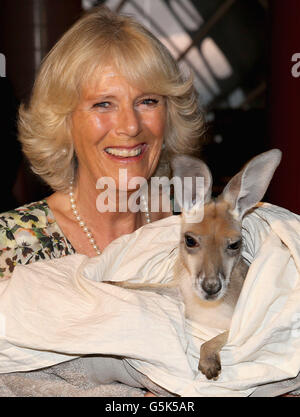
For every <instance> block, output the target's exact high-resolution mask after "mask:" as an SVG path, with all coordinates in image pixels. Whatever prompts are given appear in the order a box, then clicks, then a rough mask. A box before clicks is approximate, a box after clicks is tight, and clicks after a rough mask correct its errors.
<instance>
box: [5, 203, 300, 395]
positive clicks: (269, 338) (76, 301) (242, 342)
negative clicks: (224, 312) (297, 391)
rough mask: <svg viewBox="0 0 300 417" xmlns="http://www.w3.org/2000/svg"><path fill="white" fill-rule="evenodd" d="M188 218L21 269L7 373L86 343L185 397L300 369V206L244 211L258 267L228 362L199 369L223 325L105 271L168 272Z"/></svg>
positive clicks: (243, 387) (11, 306) (238, 389)
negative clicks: (194, 319)
mask: <svg viewBox="0 0 300 417" xmlns="http://www.w3.org/2000/svg"><path fill="white" fill-rule="evenodd" d="M179 231H180V217H179V216H172V217H169V218H166V219H163V220H160V221H158V222H155V223H152V224H149V225H146V226H144V227H143V228H141V229H139V230H137V231H136V232H134V233H133V234H131V235H126V236H122V237H121V238H119V239H117V240H116V241H114V242H113V243H112V244H111V245H109V247H107V248H106V250H105V251H104V252H103V254H102V255H100V256H99V257H96V258H93V259H88V258H87V257H85V256H83V255H72V256H68V257H65V258H61V259H57V260H52V261H47V262H37V263H35V264H31V265H27V266H18V267H16V268H15V271H14V273H13V276H12V277H11V278H10V279H9V280H6V281H2V282H0V373H7V372H14V371H21V370H22V371H26V370H32V369H38V368H42V367H45V366H49V365H52V364H56V363H59V362H63V361H66V360H69V359H71V358H72V357H76V356H80V355H85V354H91V353H94V354H97V353H99V354H108V355H117V356H124V357H125V358H126V359H125V360H126V361H128V363H129V364H130V365H131V366H133V367H134V368H136V369H137V370H139V371H140V372H142V373H143V374H145V375H147V376H148V377H149V378H150V379H151V380H152V381H154V382H155V383H156V384H158V385H160V386H162V387H163V388H165V389H166V390H169V391H170V392H173V393H175V394H178V395H181V396H247V395H250V394H251V393H253V391H254V390H255V389H256V387H258V386H260V385H262V384H266V383H270V382H276V381H281V380H284V379H288V378H293V377H295V376H296V375H297V374H298V372H299V370H300V217H299V216H297V215H295V214H293V213H291V212H289V211H287V210H284V209H282V208H279V207H276V206H272V205H269V204H264V205H262V206H261V207H259V208H257V209H255V210H254V211H253V212H252V213H251V214H249V215H247V216H246V217H245V219H244V222H243V234H244V239H245V248H244V251H243V255H244V257H245V258H246V259H247V260H248V261H249V262H250V263H252V264H251V267H250V269H249V273H248V275H247V278H246V282H245V285H244V287H243V289H242V293H241V296H240V298H239V301H238V304H237V307H236V310H235V313H234V316H233V319H232V325H231V328H230V335H229V340H228V343H227V345H226V346H225V347H224V348H223V350H222V352H221V360H222V373H221V375H220V377H219V379H218V380H217V381H208V380H207V379H206V378H205V377H204V376H203V375H202V374H200V373H199V372H198V371H197V366H198V359H199V348H200V345H201V343H202V342H203V341H205V340H208V339H209V338H211V337H212V336H214V335H216V334H217V333H219V331H220V330H219V329H211V328H203V326H202V327H201V326H200V325H197V324H194V323H191V322H189V321H185V320H184V315H183V310H184V306H183V304H182V302H181V301H180V300H179V299H172V298H171V297H169V296H161V295H158V294H155V293H152V292H144V291H135V290H126V289H123V288H119V287H115V286H111V285H109V284H105V283H102V282H101V281H103V280H127V279H130V280H133V281H149V282H158V281H167V280H169V279H171V277H172V267H173V265H174V261H175V259H176V255H177V244H178V240H179Z"/></svg>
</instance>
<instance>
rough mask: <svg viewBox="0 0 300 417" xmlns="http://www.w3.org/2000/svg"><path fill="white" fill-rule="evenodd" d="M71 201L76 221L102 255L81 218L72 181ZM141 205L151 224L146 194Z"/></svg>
mask: <svg viewBox="0 0 300 417" xmlns="http://www.w3.org/2000/svg"><path fill="white" fill-rule="evenodd" d="M69 199H70V204H71V209H72V211H73V214H74V216H75V219H76V220H77V222H78V224H79V226H80V227H81V228H82V230H83V232H84V233H85V234H86V236H87V238H88V240H89V242H90V244H91V246H92V247H93V249H94V250H95V252H96V254H97V255H101V251H100V249H99V247H98V245H97V243H96V240H95V238H94V236H93V234H92V232H91V231H90V230H89V229H88V227H87V225H86V223H85V221H84V220H83V219H82V218H81V216H80V214H79V211H78V209H77V205H76V200H75V195H74V189H73V180H71V181H70V186H69ZM141 205H142V209H143V210H142V211H143V212H144V213H145V217H146V223H150V222H151V219H150V213H149V207H148V203H147V201H146V198H145V196H144V194H141Z"/></svg>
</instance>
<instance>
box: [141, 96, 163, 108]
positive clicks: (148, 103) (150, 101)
mask: <svg viewBox="0 0 300 417" xmlns="http://www.w3.org/2000/svg"><path fill="white" fill-rule="evenodd" d="M158 103H159V100H158V99H157V98H145V99H143V100H142V101H141V104H145V105H146V106H155V105H156V104H158Z"/></svg>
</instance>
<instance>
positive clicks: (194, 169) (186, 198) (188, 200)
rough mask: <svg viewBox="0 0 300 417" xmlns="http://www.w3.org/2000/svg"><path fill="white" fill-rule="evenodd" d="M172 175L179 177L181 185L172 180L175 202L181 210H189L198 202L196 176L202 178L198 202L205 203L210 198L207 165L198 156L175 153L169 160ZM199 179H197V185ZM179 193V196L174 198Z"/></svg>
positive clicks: (209, 175) (209, 179)
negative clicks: (200, 196) (200, 195)
mask: <svg viewBox="0 0 300 417" xmlns="http://www.w3.org/2000/svg"><path fill="white" fill-rule="evenodd" d="M171 167H172V170H173V177H179V178H180V180H181V182H180V184H181V185H178V184H176V182H174V190H175V203H176V204H177V205H178V206H179V208H180V209H181V211H185V212H189V211H190V210H192V209H194V208H195V204H199V195H197V193H199V188H198V187H197V181H196V178H197V177H198V178H199V177H200V178H202V179H203V181H202V182H201V185H202V187H201V188H202V198H200V200H201V201H200V203H201V205H202V206H203V203H207V202H208V201H209V200H210V198H211V187H212V177H211V173H210V170H209V168H208V167H207V165H206V164H205V163H204V162H203V161H201V160H200V159H198V158H194V157H192V156H188V155H176V156H174V157H173V158H172V160H171ZM199 183H200V181H198V186H199ZM182 191H183V192H182ZM176 194H177V196H178V195H179V196H180V198H176Z"/></svg>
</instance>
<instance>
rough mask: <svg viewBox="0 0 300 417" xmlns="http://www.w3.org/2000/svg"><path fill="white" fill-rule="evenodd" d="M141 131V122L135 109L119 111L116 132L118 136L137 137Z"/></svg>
mask: <svg viewBox="0 0 300 417" xmlns="http://www.w3.org/2000/svg"><path fill="white" fill-rule="evenodd" d="M140 131H141V122H140V118H139V115H138V113H137V112H136V111H135V109H132V108H126V109H123V110H120V113H119V117H118V121H117V127H116V132H117V134H118V135H124V136H130V137H134V136H137V135H138V134H139V133H140Z"/></svg>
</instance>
